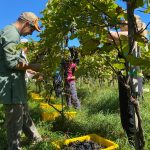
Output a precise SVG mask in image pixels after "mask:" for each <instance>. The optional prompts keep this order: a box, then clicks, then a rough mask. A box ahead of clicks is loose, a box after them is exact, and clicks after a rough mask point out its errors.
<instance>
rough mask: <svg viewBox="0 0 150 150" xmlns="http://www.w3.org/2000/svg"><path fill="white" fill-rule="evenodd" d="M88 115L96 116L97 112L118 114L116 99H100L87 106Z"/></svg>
mask: <svg viewBox="0 0 150 150" xmlns="http://www.w3.org/2000/svg"><path fill="white" fill-rule="evenodd" d="M86 108H87V109H88V114H89V115H90V114H97V113H99V112H103V113H104V114H106V113H118V112H119V100H118V98H116V99H114V98H111V97H110V98H108V99H105V98H104V99H101V100H100V101H99V102H96V103H94V102H93V103H92V102H91V104H90V105H87V106H86Z"/></svg>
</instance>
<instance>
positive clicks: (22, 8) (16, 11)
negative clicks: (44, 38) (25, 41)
mask: <svg viewBox="0 0 150 150" xmlns="http://www.w3.org/2000/svg"><path fill="white" fill-rule="evenodd" d="M47 1H48V0H1V8H0V29H2V28H4V27H5V26H6V25H8V24H12V23H14V22H15V21H16V20H17V19H18V17H19V16H20V14H21V13H22V12H33V13H35V14H36V15H37V16H38V17H42V14H41V13H40V12H41V11H42V10H44V9H45V5H46V3H47ZM36 35H38V32H34V33H33V35H32V36H31V35H30V36H31V37H30V36H28V37H27V38H34V39H35V40H39V39H38V38H37V37H36Z"/></svg>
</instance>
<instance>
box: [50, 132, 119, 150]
mask: <svg viewBox="0 0 150 150" xmlns="http://www.w3.org/2000/svg"><path fill="white" fill-rule="evenodd" d="M85 140H86V141H88V140H91V141H93V142H95V143H97V144H100V145H102V146H105V147H106V148H102V149H101V150H115V149H117V148H118V147H119V146H118V144H116V143H114V142H112V141H110V140H108V139H105V138H103V137H100V136H98V135H97V134H89V135H85V136H81V137H77V138H72V139H66V140H62V141H55V142H52V144H53V145H54V147H55V148H56V150H61V148H62V146H63V145H66V146H67V145H69V144H70V143H72V142H75V141H80V142H83V141H85Z"/></svg>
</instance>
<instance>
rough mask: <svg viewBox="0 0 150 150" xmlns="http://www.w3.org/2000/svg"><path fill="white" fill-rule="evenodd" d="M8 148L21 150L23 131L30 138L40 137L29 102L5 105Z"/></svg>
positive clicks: (9, 149)
mask: <svg viewBox="0 0 150 150" xmlns="http://www.w3.org/2000/svg"><path fill="white" fill-rule="evenodd" d="M4 110H5V118H6V122H5V124H6V128H7V141H8V150H20V149H21V146H20V135H21V132H22V131H23V132H24V133H25V135H26V136H27V137H28V138H29V139H31V140H32V139H33V140H36V139H40V138H41V136H40V134H39V133H38V131H37V129H36V127H35V125H34V123H33V121H32V119H31V117H30V115H29V111H28V106H27V104H23V105H22V104H7V105H4Z"/></svg>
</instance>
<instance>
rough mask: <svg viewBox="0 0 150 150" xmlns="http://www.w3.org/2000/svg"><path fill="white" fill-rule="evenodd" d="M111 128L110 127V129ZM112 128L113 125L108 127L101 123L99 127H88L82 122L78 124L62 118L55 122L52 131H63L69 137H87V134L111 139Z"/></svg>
mask: <svg viewBox="0 0 150 150" xmlns="http://www.w3.org/2000/svg"><path fill="white" fill-rule="evenodd" d="M108 126H109V127H108ZM110 128H113V125H112V126H111V125H108V124H107V127H106V125H105V124H104V123H99V126H96V127H94V128H93V126H92V125H91V126H87V124H86V123H85V124H84V123H80V122H76V121H75V120H73V119H72V120H69V119H67V118H62V117H58V118H57V119H56V120H55V121H54V122H53V128H52V130H51V131H53V132H55V131H61V132H63V133H65V134H66V135H67V136H68V137H71V136H73V137H74V136H75V137H77V136H81V135H82V136H83V135H87V134H92V133H95V134H99V135H101V136H105V137H109V136H110V132H108V131H109V130H110ZM114 138H116V135H114Z"/></svg>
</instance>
